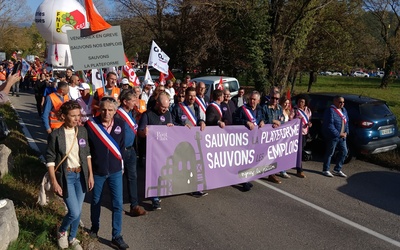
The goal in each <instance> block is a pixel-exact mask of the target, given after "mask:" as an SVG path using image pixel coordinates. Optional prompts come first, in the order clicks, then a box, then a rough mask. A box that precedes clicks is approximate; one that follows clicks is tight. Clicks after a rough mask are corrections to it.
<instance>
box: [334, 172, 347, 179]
mask: <svg viewBox="0 0 400 250" xmlns="http://www.w3.org/2000/svg"><path fill="white" fill-rule="evenodd" d="M332 173H333V174H334V175H337V176H340V177H345V178H346V177H347V175H346V174H345V173H343V172H342V171H335V170H333V171H332Z"/></svg>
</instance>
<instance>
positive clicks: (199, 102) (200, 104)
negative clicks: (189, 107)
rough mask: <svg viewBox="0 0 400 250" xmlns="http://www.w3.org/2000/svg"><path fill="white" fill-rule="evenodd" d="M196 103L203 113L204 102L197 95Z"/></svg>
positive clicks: (205, 106)
mask: <svg viewBox="0 0 400 250" xmlns="http://www.w3.org/2000/svg"><path fill="white" fill-rule="evenodd" d="M196 103H197V105H199V107H200V109H201V110H202V111H203V112H204V113H205V112H206V109H207V105H206V103H205V102H203V100H202V99H201V98H200V97H198V96H196Z"/></svg>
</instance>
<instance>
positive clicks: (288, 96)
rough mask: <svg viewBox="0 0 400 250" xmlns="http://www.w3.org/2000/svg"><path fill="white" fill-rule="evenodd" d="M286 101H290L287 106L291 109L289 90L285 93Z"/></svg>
mask: <svg viewBox="0 0 400 250" xmlns="http://www.w3.org/2000/svg"><path fill="white" fill-rule="evenodd" d="M286 99H288V100H289V101H290V102H289V106H290V108H292V101H291V97H290V89H288V90H287V92H286Z"/></svg>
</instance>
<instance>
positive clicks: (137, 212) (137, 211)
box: [129, 205, 147, 217]
mask: <svg viewBox="0 0 400 250" xmlns="http://www.w3.org/2000/svg"><path fill="white" fill-rule="evenodd" d="M129 214H130V215H131V216H135V217H137V216H141V215H146V214H147V211H146V210H145V209H144V208H143V207H141V206H139V205H137V206H134V207H131V210H130V211H129Z"/></svg>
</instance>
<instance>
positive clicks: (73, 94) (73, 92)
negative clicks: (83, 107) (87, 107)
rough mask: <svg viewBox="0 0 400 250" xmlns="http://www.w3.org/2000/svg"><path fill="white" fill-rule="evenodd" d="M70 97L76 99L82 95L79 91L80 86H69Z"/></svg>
mask: <svg viewBox="0 0 400 250" xmlns="http://www.w3.org/2000/svg"><path fill="white" fill-rule="evenodd" d="M68 95H69V99H70V100H76V99H78V98H79V97H81V93H80V92H79V89H78V86H75V87H72V86H69V94H68Z"/></svg>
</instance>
